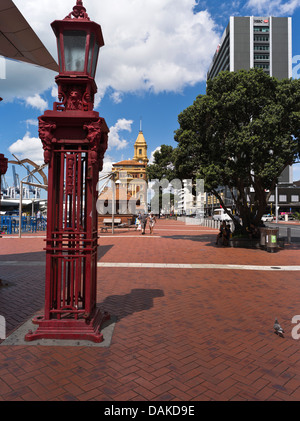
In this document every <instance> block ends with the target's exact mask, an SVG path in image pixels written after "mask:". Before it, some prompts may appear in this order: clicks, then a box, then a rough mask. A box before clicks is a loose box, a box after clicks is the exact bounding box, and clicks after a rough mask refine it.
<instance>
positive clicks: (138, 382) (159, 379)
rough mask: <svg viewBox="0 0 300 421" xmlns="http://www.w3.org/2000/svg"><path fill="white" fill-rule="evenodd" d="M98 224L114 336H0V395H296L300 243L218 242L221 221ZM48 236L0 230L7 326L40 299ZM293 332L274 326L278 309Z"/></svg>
mask: <svg viewBox="0 0 300 421" xmlns="http://www.w3.org/2000/svg"><path fill="white" fill-rule="evenodd" d="M148 232H149V230H148V229H147V234H146V235H145V236H142V235H140V233H139V232H138V231H135V230H131V231H128V230H126V229H125V230H124V229H123V230H118V229H117V230H115V234H114V235H113V236H112V234H111V233H110V232H108V233H104V234H101V237H100V239H99V245H100V246H99V259H98V303H99V306H100V308H102V309H103V310H105V311H108V312H109V313H110V314H111V315H112V316H114V320H116V323H115V325H114V329H113V333H112V337H111V342H110V344H109V346H106V347H99V346H98V347H97V346H84V345H79V346H70V345H56V346H43V345H36V344H34V345H33V343H30V345H27V344H25V345H5V342H3V341H2V344H1V347H0V400H3V401H15V400H24V401H30V400H36V401H41V400H43V401H44V400H47V401H51V400H62V401H70V400H79V401H87V400H99V401H153V402H154V401H211V400H216V401H229V400H237V401H240V400H249V401H254V400H259V401H265V400H282V401H289V400H292V401H293V400H294V401H296V400H299V399H300V352H299V347H300V340H295V339H293V338H292V335H291V331H292V328H293V326H294V325H293V324H292V323H291V320H292V318H293V316H295V315H297V314H300V279H299V271H298V269H299V268H298V267H297V266H298V265H299V262H300V260H299V257H300V247H299V246H297V244H296V245H295V244H292V245H287V246H285V248H284V249H282V250H280V251H279V252H278V253H267V252H266V251H262V250H246V249H235V248H225V247H222V246H216V245H215V238H216V234H217V231H216V230H213V229H211V228H205V227H200V226H190V225H185V224H184V223H183V222H180V221H173V220H163V219H162V220H159V221H158V223H157V225H156V226H155V232H154V234H153V235H152V236H150V235H149V234H148ZM44 247H45V242H44V238H42V237H40V236H33V237H28V236H24V237H23V238H21V239H19V238H12V237H8V236H4V237H3V238H1V239H0V253H1V255H0V273H1V275H0V278H1V279H2V286H1V287H0V314H1V315H2V316H4V317H5V318H6V328H7V331H6V333H7V337H8V339H9V337H10V335H11V334H13V333H14V332H16V331H17V329H18V328H19V327H20V326H22V325H23V324H24V323H25V322H27V321H28V320H30V319H31V317H32V316H33V315H36V314H38V313H41V312H42V310H43V305H44V279H45V266H44V262H45V252H44V251H43V248H44ZM276 316H277V317H278V319H279V322H280V323H281V325H282V326H283V327H284V329H285V332H286V334H285V337H284V338H280V337H278V336H277V335H275V334H274V331H273V324H274V319H275V317H276Z"/></svg>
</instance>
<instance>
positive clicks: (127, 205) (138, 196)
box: [98, 130, 149, 219]
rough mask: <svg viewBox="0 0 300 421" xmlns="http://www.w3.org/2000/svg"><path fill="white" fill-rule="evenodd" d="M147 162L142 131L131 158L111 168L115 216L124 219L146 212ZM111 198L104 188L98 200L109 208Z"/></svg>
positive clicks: (109, 189) (108, 189)
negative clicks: (114, 187)
mask: <svg viewBox="0 0 300 421" xmlns="http://www.w3.org/2000/svg"><path fill="white" fill-rule="evenodd" d="M148 162H149V159H148V157H147V143H146V140H145V138H144V134H143V132H142V130H140V131H139V134H138V137H137V139H136V141H135V143H134V156H133V158H132V159H129V160H124V161H120V162H116V163H115V164H113V166H112V173H113V174H114V177H113V179H114V182H115V186H116V191H115V196H114V197H115V200H116V206H115V213H116V214H118V215H120V216H121V215H122V216H123V217H124V218H125V216H126V215H133V214H137V213H138V212H139V211H140V210H141V211H147V174H146V167H147V164H148ZM112 197H113V195H112V191H111V188H106V189H104V190H103V191H102V193H101V194H100V196H99V198H98V199H100V201H101V200H102V201H103V203H105V204H106V205H107V206H108V208H109V202H111V201H112ZM101 219H102V218H101Z"/></svg>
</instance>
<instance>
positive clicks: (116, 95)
mask: <svg viewBox="0 0 300 421" xmlns="http://www.w3.org/2000/svg"><path fill="white" fill-rule="evenodd" d="M122 96H123V95H122V93H121V92H117V91H115V92H113V93H112V94H111V95H110V97H111V99H112V100H113V102H114V103H115V104H120V102H122Z"/></svg>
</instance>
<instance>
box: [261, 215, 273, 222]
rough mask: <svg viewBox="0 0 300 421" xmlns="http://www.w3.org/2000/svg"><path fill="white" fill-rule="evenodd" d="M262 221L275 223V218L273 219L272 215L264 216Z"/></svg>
mask: <svg viewBox="0 0 300 421" xmlns="http://www.w3.org/2000/svg"><path fill="white" fill-rule="evenodd" d="M261 220H262V221H263V222H273V221H274V218H273V216H271V215H267V214H265V215H263V216H262V217H261Z"/></svg>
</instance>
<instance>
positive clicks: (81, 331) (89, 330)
mask: <svg viewBox="0 0 300 421" xmlns="http://www.w3.org/2000/svg"><path fill="white" fill-rule="evenodd" d="M109 319H110V316H109V314H108V313H107V312H103V313H102V312H101V311H100V309H97V310H96V311H95V314H94V316H93V317H92V318H91V319H85V318H84V317H82V318H81V319H78V320H71V319H66V320H64V319H59V320H53V319H51V320H46V319H45V318H44V316H37V317H35V318H34V319H32V323H34V324H37V325H39V327H38V328H37V330H36V331H35V332H32V331H29V332H28V333H27V334H26V336H25V340H26V341H33V340H38V339H71V340H88V341H93V342H96V343H100V342H103V335H102V333H101V332H100V329H101V326H102V324H103V323H104V322H105V321H107V320H109Z"/></svg>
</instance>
